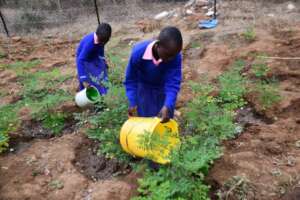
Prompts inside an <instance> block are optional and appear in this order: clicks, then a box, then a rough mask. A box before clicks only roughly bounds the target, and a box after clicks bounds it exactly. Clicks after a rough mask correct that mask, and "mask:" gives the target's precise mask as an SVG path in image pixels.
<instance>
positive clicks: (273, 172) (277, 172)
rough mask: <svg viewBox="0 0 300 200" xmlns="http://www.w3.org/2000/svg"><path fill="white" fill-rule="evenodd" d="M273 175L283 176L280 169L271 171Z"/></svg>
mask: <svg viewBox="0 0 300 200" xmlns="http://www.w3.org/2000/svg"><path fill="white" fill-rule="evenodd" d="M271 174H272V175H273V176H281V175H282V173H281V171H280V169H273V170H272V171H271Z"/></svg>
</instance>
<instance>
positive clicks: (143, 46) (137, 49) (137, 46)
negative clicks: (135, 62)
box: [132, 40, 153, 53]
mask: <svg viewBox="0 0 300 200" xmlns="http://www.w3.org/2000/svg"><path fill="white" fill-rule="evenodd" d="M152 41H153V40H144V41H140V42H138V43H136V44H135V45H134V46H133V48H132V52H133V53H138V52H141V53H144V51H145V50H146V48H147V46H148V45H149V44H150V43H151V42H152Z"/></svg>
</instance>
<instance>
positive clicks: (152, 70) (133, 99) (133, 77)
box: [124, 40, 182, 109]
mask: <svg viewBox="0 0 300 200" xmlns="http://www.w3.org/2000/svg"><path fill="white" fill-rule="evenodd" d="M151 42H153V41H151V40H147V41H143V42H140V43H138V44H136V45H135V46H134V47H133V50H132V53H131V57H130V60H129V63H128V66H127V70H126V77H125V82H124V84H125V87H126V95H127V97H128V100H129V104H130V106H131V107H132V106H136V105H137V98H138V94H137V88H138V84H143V85H147V86H148V87H151V88H158V89H159V88H162V89H163V90H164V93H165V96H166V97H165V101H164V105H165V106H167V108H169V109H172V108H174V107H175V103H176V98H177V94H178V92H179V90H180V84H181V79H182V72H181V68H182V55H181V54H177V56H176V57H175V58H174V59H173V60H171V61H168V62H162V63H160V64H159V65H158V66H156V65H155V64H154V63H153V61H152V60H145V59H143V55H144V53H145V50H146V48H147V46H148V45H149V44H150V43H151Z"/></svg>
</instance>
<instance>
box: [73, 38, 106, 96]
mask: <svg viewBox="0 0 300 200" xmlns="http://www.w3.org/2000/svg"><path fill="white" fill-rule="evenodd" d="M94 34H95V33H90V34H88V35H86V36H85V37H84V38H83V39H82V40H81V41H80V44H79V46H78V48H77V52H76V64H77V73H78V80H79V88H80V90H82V89H84V86H83V82H88V83H89V84H90V85H92V86H94V87H96V88H97V89H98V91H99V93H100V94H102V95H103V94H106V93H107V88H106V87H105V86H104V84H105V82H106V81H107V79H108V78H107V65H106V62H105V58H104V46H103V45H100V44H96V43H95V41H94Z"/></svg>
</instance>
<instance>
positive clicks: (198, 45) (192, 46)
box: [191, 41, 202, 49]
mask: <svg viewBox="0 0 300 200" xmlns="http://www.w3.org/2000/svg"><path fill="white" fill-rule="evenodd" d="M200 47H202V44H201V43H200V41H194V42H192V44H191V48H192V49H195V48H200Z"/></svg>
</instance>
